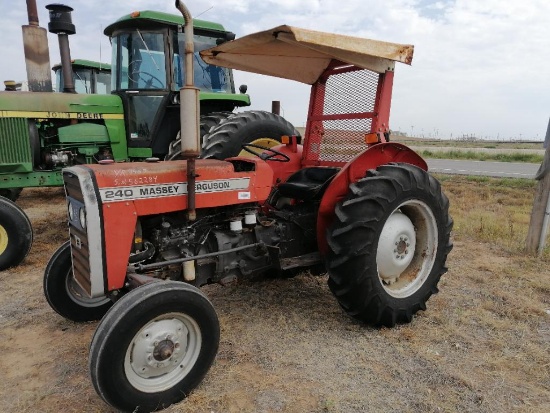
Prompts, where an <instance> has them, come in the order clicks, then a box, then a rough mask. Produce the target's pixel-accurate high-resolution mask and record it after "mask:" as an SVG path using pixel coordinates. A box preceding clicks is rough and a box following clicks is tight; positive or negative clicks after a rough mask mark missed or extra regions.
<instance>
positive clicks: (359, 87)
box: [304, 70, 379, 164]
mask: <svg viewBox="0 0 550 413" xmlns="http://www.w3.org/2000/svg"><path fill="white" fill-rule="evenodd" d="M378 83H379V75H378V74H377V73H375V72H371V71H370V70H352V71H349V70H348V71H346V70H343V71H342V72H341V73H336V74H332V75H331V76H330V77H329V78H328V79H327V81H326V83H324V84H323V83H322V82H318V83H317V84H316V85H315V86H316V92H315V93H316V94H317V96H314V104H313V107H311V108H310V110H311V111H312V116H311V117H310V120H309V125H308V135H307V136H306V139H305V145H306V146H309V147H308V148H307V150H305V151H304V152H306V154H307V157H306V159H305V161H306V163H315V162H319V161H320V162H323V163H325V164H326V163H335V164H343V163H346V162H348V161H350V160H351V159H352V158H353V157H354V156H355V155H357V154H358V153H359V152H361V151H363V150H365V149H366V144H365V134H367V133H370V132H371V127H372V119H373V117H374V116H375V113H374V111H375V104H376V95H377V90H378Z"/></svg>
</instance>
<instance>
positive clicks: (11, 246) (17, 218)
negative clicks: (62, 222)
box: [0, 197, 33, 271]
mask: <svg viewBox="0 0 550 413" xmlns="http://www.w3.org/2000/svg"><path fill="white" fill-rule="evenodd" d="M32 239H33V232H32V225H31V221H30V220H29V218H28V217H27V215H26V214H25V212H23V210H22V209H21V208H19V207H18V206H17V205H16V204H15V203H14V202H12V201H10V200H9V199H7V198H4V197H0V271H1V270H5V269H6V268H10V267H15V266H17V265H19V264H20V263H21V262H22V261H23V260H24V259H25V257H26V256H27V254H28V253H29V251H30V249H31V245H32Z"/></svg>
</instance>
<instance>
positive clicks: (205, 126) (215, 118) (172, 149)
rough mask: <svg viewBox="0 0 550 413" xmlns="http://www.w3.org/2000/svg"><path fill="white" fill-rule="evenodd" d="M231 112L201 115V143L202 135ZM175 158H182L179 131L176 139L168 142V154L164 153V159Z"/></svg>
mask: <svg viewBox="0 0 550 413" xmlns="http://www.w3.org/2000/svg"><path fill="white" fill-rule="evenodd" d="M233 114H234V113H233V112H213V113H210V114H208V115H204V116H201V118H200V136H201V144H202V139H203V137H204V136H205V135H207V134H208V133H209V132H210V130H211V129H212V128H214V127H215V126H217V125H219V124H220V122H222V121H224V120H225V119H227V118H228V117H230V116H232V115H233ZM177 159H183V158H182V157H181V137H180V133H179V132H178V136H177V137H176V139H175V140H174V141H172V142H171V143H170V146H169V148H168V154H167V155H166V157H165V158H164V160H166V161H174V160H177Z"/></svg>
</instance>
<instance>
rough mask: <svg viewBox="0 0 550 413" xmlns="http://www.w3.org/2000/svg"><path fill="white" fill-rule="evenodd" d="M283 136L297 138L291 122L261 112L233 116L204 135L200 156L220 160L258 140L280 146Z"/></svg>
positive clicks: (235, 153) (233, 154) (297, 134)
mask: <svg viewBox="0 0 550 413" xmlns="http://www.w3.org/2000/svg"><path fill="white" fill-rule="evenodd" d="M283 135H287V136H291V135H296V136H298V137H299V136H300V135H299V133H298V132H297V131H296V129H294V126H292V124H291V123H290V122H288V121H287V120H286V119H284V118H283V117H281V116H279V115H276V114H274V113H270V112H264V111H260V110H251V111H247V112H241V113H236V114H234V115H233V116H231V117H229V118H227V119H225V120H224V121H223V122H221V123H220V124H219V125H218V126H216V127H214V128H212V129H211V130H210V133H209V134H207V135H205V136H204V138H203V143H202V155H201V157H202V158H214V159H222V160H223V159H226V158H230V157H232V156H237V155H239V154H240V152H241V149H242V145H243V144H244V143H253V142H254V141H260V140H261V141H263V142H266V141H267V142H269V141H271V142H274V143H280V142H281V136H283ZM271 146H272V145H271Z"/></svg>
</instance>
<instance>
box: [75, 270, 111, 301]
mask: <svg viewBox="0 0 550 413" xmlns="http://www.w3.org/2000/svg"><path fill="white" fill-rule="evenodd" d="M65 290H66V291H67V295H68V296H69V298H70V299H71V300H73V301H74V302H75V303H76V304H78V305H79V306H81V307H88V308H92V307H99V306H102V305H103V304H106V303H107V302H109V301H110V299H109V298H108V297H105V296H103V297H96V298H90V297H89V296H88V293H87V292H85V291H84V289H83V288H82V287H81V286H80V284H78V283H77V282H76V280H75V279H74V278H73V275H72V270H69V273H68V274H67V277H65Z"/></svg>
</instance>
